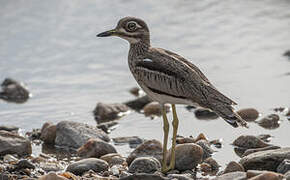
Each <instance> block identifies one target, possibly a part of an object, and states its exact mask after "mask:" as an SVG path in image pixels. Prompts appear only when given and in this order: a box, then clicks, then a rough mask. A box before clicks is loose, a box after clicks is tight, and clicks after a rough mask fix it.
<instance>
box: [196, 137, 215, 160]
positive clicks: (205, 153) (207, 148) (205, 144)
mask: <svg viewBox="0 0 290 180" xmlns="http://www.w3.org/2000/svg"><path fill="white" fill-rule="evenodd" d="M196 144H198V145H199V146H200V147H201V148H202V149H203V156H202V159H203V160H204V159H206V158H209V157H211V155H212V153H213V152H214V150H213V149H212V148H211V147H210V144H209V142H208V141H207V140H204V139H202V140H199V141H197V142H196Z"/></svg>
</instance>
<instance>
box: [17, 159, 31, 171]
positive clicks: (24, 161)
mask: <svg viewBox="0 0 290 180" xmlns="http://www.w3.org/2000/svg"><path fill="white" fill-rule="evenodd" d="M25 168H28V169H35V165H34V164H33V163H31V162H30V161H28V160H27V159H22V160H20V161H19V162H18V163H17V164H16V169H25Z"/></svg>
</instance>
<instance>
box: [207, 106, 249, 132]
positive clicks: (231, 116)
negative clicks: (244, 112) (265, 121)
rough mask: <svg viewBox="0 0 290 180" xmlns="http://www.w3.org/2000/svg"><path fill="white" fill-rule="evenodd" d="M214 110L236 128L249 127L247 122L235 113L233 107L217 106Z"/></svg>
mask: <svg viewBox="0 0 290 180" xmlns="http://www.w3.org/2000/svg"><path fill="white" fill-rule="evenodd" d="M212 110H213V111H214V112H215V113H217V115H219V116H220V117H221V118H223V119H224V120H225V121H226V122H227V123H229V124H230V125H231V126H233V127H235V128H236V127H239V126H241V127H246V128H248V127H249V126H248V124H247V122H246V121H245V120H244V119H243V118H241V116H239V115H238V114H237V113H236V112H235V111H234V109H233V107H232V106H229V105H227V106H215V107H214V108H212Z"/></svg>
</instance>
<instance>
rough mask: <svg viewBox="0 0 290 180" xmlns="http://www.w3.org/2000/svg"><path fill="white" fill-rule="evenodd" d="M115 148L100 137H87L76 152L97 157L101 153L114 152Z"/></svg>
mask: <svg viewBox="0 0 290 180" xmlns="http://www.w3.org/2000/svg"><path fill="white" fill-rule="evenodd" d="M116 152H117V151H116V149H115V148H114V146H112V145H111V144H109V143H107V142H105V141H103V140H100V139H89V140H88V141H87V142H86V143H85V144H84V145H82V146H81V147H80V148H79V149H78V151H77V154H78V155H79V156H80V157H85V158H89V157H95V158H99V157H101V156H103V155H106V154H109V153H116Z"/></svg>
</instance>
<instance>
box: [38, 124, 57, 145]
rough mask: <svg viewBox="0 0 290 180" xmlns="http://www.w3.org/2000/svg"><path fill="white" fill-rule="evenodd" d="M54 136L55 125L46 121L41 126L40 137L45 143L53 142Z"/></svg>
mask: <svg viewBox="0 0 290 180" xmlns="http://www.w3.org/2000/svg"><path fill="white" fill-rule="evenodd" d="M55 137H56V125H54V124H52V123H51V122H46V123H44V124H43V126H42V128H41V135H40V139H41V140H43V142H44V143H45V144H54V141H55Z"/></svg>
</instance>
